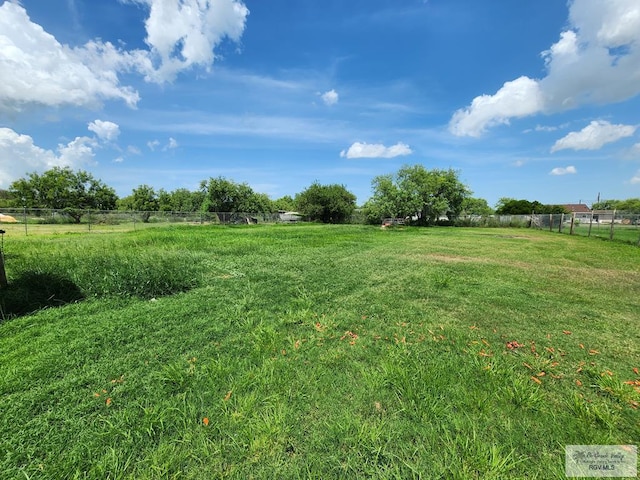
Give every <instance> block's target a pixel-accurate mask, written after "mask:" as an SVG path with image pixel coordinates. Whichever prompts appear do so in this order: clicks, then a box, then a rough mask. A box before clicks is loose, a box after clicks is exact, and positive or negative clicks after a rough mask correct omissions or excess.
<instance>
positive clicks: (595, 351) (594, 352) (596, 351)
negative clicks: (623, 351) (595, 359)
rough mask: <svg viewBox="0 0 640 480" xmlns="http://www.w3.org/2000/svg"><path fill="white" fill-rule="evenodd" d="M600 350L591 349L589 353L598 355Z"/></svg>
mask: <svg viewBox="0 0 640 480" xmlns="http://www.w3.org/2000/svg"><path fill="white" fill-rule="evenodd" d="M599 353H600V352H599V351H598V350H593V349H592V350H589V355H598V354H599Z"/></svg>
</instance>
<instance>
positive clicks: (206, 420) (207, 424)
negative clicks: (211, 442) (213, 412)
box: [202, 417, 209, 427]
mask: <svg viewBox="0 0 640 480" xmlns="http://www.w3.org/2000/svg"><path fill="white" fill-rule="evenodd" d="M202 423H203V424H204V426H205V427H208V426H209V419H208V418H207V417H204V418H203V419H202Z"/></svg>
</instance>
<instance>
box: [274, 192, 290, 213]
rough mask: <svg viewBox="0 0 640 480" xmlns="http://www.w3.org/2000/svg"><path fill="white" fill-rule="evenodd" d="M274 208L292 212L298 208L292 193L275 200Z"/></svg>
mask: <svg viewBox="0 0 640 480" xmlns="http://www.w3.org/2000/svg"><path fill="white" fill-rule="evenodd" d="M273 209H274V211H275V210H278V211H284V212H291V211H293V210H295V209H296V202H295V200H294V199H293V198H292V197H291V196H290V195H285V196H284V197H281V198H278V199H277V200H274V201H273Z"/></svg>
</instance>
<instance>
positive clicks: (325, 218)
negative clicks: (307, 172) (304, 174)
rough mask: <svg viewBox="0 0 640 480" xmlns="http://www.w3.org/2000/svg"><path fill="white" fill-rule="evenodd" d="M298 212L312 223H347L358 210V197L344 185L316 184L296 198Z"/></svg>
mask: <svg viewBox="0 0 640 480" xmlns="http://www.w3.org/2000/svg"><path fill="white" fill-rule="evenodd" d="M295 203H296V205H297V209H298V211H300V212H301V213H302V214H304V215H306V216H307V217H309V220H311V221H320V222H322V223H345V222H347V221H348V220H349V219H350V218H351V216H352V215H353V212H354V211H355V209H356V196H355V195H354V194H353V193H351V192H349V191H348V190H347V189H346V187H345V186H344V185H337V184H334V185H320V184H319V183H317V182H314V183H313V184H312V185H311V186H309V187H308V188H307V189H306V190H304V191H303V192H301V193H298V194H297V195H296V198H295Z"/></svg>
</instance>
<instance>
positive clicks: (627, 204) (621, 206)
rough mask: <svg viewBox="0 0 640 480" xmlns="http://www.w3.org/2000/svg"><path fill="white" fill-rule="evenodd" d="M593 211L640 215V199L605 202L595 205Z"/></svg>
mask: <svg viewBox="0 0 640 480" xmlns="http://www.w3.org/2000/svg"><path fill="white" fill-rule="evenodd" d="M591 208H592V209H593V210H619V211H621V212H627V213H640V198H627V199H626V200H603V201H601V202H597V203H594V204H593V205H592V206H591Z"/></svg>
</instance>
